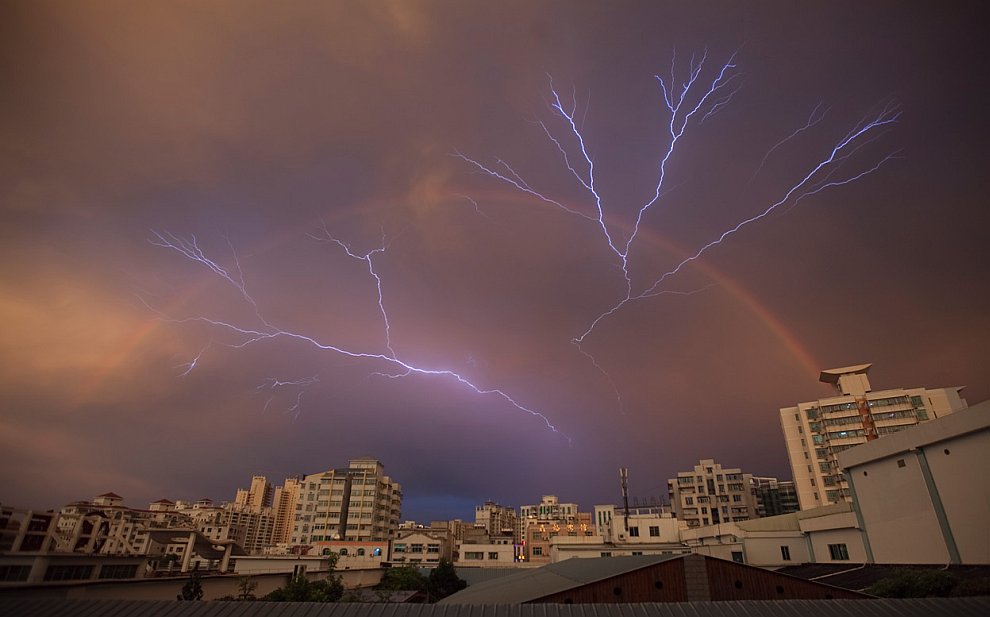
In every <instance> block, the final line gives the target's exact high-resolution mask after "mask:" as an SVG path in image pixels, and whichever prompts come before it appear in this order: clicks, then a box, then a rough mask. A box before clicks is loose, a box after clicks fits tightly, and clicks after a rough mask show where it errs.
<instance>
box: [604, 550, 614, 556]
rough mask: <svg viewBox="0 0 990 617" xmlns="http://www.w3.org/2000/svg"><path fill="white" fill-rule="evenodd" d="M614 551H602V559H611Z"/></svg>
mask: <svg viewBox="0 0 990 617" xmlns="http://www.w3.org/2000/svg"><path fill="white" fill-rule="evenodd" d="M611 556H612V551H602V557H611Z"/></svg>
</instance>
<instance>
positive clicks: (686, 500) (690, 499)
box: [684, 497, 694, 506]
mask: <svg viewBox="0 0 990 617" xmlns="http://www.w3.org/2000/svg"><path fill="white" fill-rule="evenodd" d="M684 503H686V504H687V505H689V506H690V505H692V504H694V497H685V498H684Z"/></svg>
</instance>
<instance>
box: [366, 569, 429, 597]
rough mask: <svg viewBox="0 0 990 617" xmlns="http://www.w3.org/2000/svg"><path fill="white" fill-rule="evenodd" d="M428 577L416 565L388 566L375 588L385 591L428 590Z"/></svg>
mask: <svg viewBox="0 0 990 617" xmlns="http://www.w3.org/2000/svg"><path fill="white" fill-rule="evenodd" d="M426 585H427V580H426V577H425V576H423V575H422V574H420V573H419V570H417V569H416V568H415V567H414V566H410V565H406V566H401V567H398V568H388V569H386V570H385V572H384V573H383V574H382V581H381V582H380V583H378V584H377V585H375V589H380V590H383V591H426Z"/></svg>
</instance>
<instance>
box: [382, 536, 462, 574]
mask: <svg viewBox="0 0 990 617" xmlns="http://www.w3.org/2000/svg"><path fill="white" fill-rule="evenodd" d="M453 554H454V540H453V537H452V535H451V532H450V529H449V528H437V529H434V528H430V527H428V528H420V529H400V530H399V531H398V532H396V535H395V539H393V540H392V543H391V554H390V555H389V561H391V562H392V563H393V564H395V565H413V566H424V567H432V566H435V565H437V563H439V562H440V560H441V559H446V560H447V561H452V560H453Z"/></svg>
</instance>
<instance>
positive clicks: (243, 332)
mask: <svg viewBox="0 0 990 617" xmlns="http://www.w3.org/2000/svg"><path fill="white" fill-rule="evenodd" d="M323 232H324V235H323V236H312V237H313V238H315V239H318V240H321V241H326V242H330V243H333V244H336V245H337V246H339V247H341V248H343V249H344V251H345V252H346V253H347V255H348V256H349V257H350V258H352V259H355V260H358V261H363V262H365V263H366V264H367V265H368V272H369V276H371V277H372V279H373V280H374V281H375V283H376V288H377V290H378V308H379V310H380V311H381V316H382V321H383V330H384V338H385V349H386V350H387V353H376V352H368V351H354V350H351V349H346V348H344V347H341V346H338V345H334V344H331V343H326V342H322V341H320V340H318V339H317V338H315V337H313V336H309V335H307V334H304V333H301V332H295V331H292V330H287V329H284V328H281V327H278V326H276V325H275V324H273V323H272V322H271V321H269V320H268V319H266V318H265V317H264V315H263V313H262V311H261V309H260V305H259V304H258V302H257V301H256V300H255V299H254V298H253V297H252V296H251V294H250V293H248V290H247V286H246V284H245V282H244V276H243V272H242V271H241V268H240V261H239V259H238V258H237V254H236V251H234V250H233V247H232V246H231V253H232V254H233V257H232V259H233V261H234V263H235V264H236V269H237V274H236V276H235V275H233V274H231V273H230V270H228V269H227V268H224V267H223V266H222V265H220V263H219V262H217V261H215V260H214V259H212V258H211V257H209V256H208V255H207V254H206V253H205V252H204V251H203V250H202V249H201V248H200V247H199V245H198V243H197V241H196V238H195V237H194V236H190V237H189V238H183V237H180V236H177V235H175V234H172V233H169V232H155V231H152V236H153V238H151V239H149V242H150V243H151V244H153V245H155V246H158V247H162V248H166V249H170V250H174V251H176V252H178V253H179V254H180V255H182V256H183V257H185V258H186V259H188V260H190V261H192V262H194V263H197V264H200V265H202V266H204V267H206V268H207V269H208V270H209V271H211V272H212V273H213V274H215V275H216V276H218V277H220V278H221V279H223V280H224V281H226V282H227V283H229V284H230V285H232V286H233V287H234V288H236V289H237V290H238V291H239V292H240V294H241V296H242V297H243V299H244V301H245V302H247V303H248V304H249V305H250V306H251V307H252V308H253V310H254V312H255V315H256V316H257V317H258V320H259V321H260V323H261V326H260V327H249V326H244V325H238V324H236V323H233V322H230V321H225V320H221V319H214V318H211V317H208V316H204V315H198V316H192V317H183V318H174V317H170V316H167V315H165V314H163V313H162V312H161V311H159V310H157V309H154V308H153V307H150V308H152V310H154V311H155V312H156V313H158V314H159V315H160V316H161V317H162V318H163V319H166V320H168V321H170V322H173V323H196V322H198V323H204V324H208V325H210V326H212V327H214V328H217V329H219V330H222V331H226V332H227V333H229V334H232V335H234V336H235V338H236V339H238V340H237V342H233V343H228V344H227V346H228V347H231V348H233V349H243V348H246V347H249V346H251V345H254V344H256V343H260V342H262V341H273V340H288V341H294V342H298V343H302V344H305V345H308V346H311V347H314V348H316V349H319V350H322V351H328V352H332V353H335V354H339V355H343V356H346V357H350V358H355V359H368V360H376V361H380V362H382V363H384V364H385V365H386V366H390V367H392V369H393V370H394V372H393V373H379V374H381V375H385V376H387V377H392V378H399V377H407V376H410V375H420V376H436V377H446V378H449V379H453V380H455V381H456V382H457V383H459V384H461V385H463V386H465V387H466V388H468V389H470V390H472V391H474V392H475V393H477V394H479V395H489V396H495V397H498V398H500V399H501V400H502V401H504V402H506V403H508V404H509V405H511V406H512V407H514V408H516V409H517V410H519V411H522V412H525V413H527V414H529V415H531V416H533V417H535V418H538V419H539V420H540V421H541V422H543V423H544V424H545V425H546V427H547V428H548V429H549V430H551V431H553V432H554V433H558V434H560V435H562V436H564V437H565V438H567V439H568V441H570V438H569V437H567V436H566V435H564V434H563V433H561V432H560V431H559V430H558V429H557V427H556V426H555V425H554V424H553V423H552V422H551V421H550V419H549V418H548V417H547V416H546V415H544V414H543V413H541V412H539V411H537V410H535V409H532V408H530V407H527V406H526V405H524V404H522V403H521V402H519V401H518V400H516V399H515V398H514V397H512V396H511V395H509V394H508V393H506V392H505V391H504V390H501V389H499V388H486V387H483V386H479V385H477V384H475V383H474V382H473V381H472V380H470V379H468V378H467V377H464V376H463V375H461V374H460V373H458V372H456V371H454V370H451V369H434V368H426V367H423V366H418V365H416V364H413V363H412V362H411V361H406V360H403V359H400V358H399V356H398V355H397V354H396V352H395V350H394V349H393V348H392V343H391V338H390V331H389V319H388V313H387V311H386V310H385V304H384V301H383V293H382V280H381V277H380V276H379V275H378V273H377V272H376V271H375V267H374V262H373V259H372V257H373V256H375V255H380V254H383V253H385V252H386V250H387V245H386V243H385V241H384V237H383V238H382V246H381V247H380V248H377V249H374V250H372V251H369V252H368V253H365V254H360V253H356V252H354V251H352V250H351V248H350V247H349V246H348V245H347V244H346V243H344V242H342V241H341V240H338V239H337V238H335V237H333V236H332V235H331V234H330V233H329V230H328V229H327V228H326V226H325V225H324V227H323ZM228 245H229V242H228ZM145 304H146V305H147V303H145ZM204 351H205V349H204ZM201 355H202V352H200V354H198V355H197V356H196V358H195V359H194V360H192V361H191V362H189V363H188V364H187V365H185V366H186V367H187V368H186V371H185V373H184V374H188V373H190V372H191V371H192V370H193V369H194V368H195V367H196V366H197V364H198V361H199V358H200V356H201ZM317 381H318V379H317V378H316V377H312V378H307V379H303V380H280V379H278V378H274V377H271V378H268V379H267V380H266V381H265V382H264V383H263V384H262V385H261V386H259V389H269V390H277V389H279V388H283V387H286V386H290V385H291V386H296V387H300V388H301V389H300V391H299V393H298V394H297V396H296V401H295V403H294V404H293V405H292V406H290V408H289V411H290V412H295V413H298V409H299V405H300V402H301V400H302V394H303V392H304V391H305V388H307V387H309V386H311V385H312V384H314V383H316V382H317ZM270 404H271V399H269V401H268V403H266V409H267V407H268V406H269V405H270Z"/></svg>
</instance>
